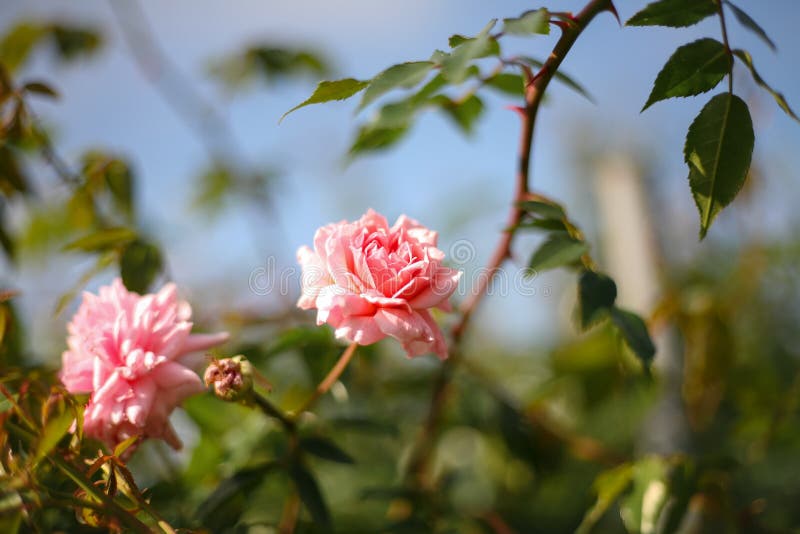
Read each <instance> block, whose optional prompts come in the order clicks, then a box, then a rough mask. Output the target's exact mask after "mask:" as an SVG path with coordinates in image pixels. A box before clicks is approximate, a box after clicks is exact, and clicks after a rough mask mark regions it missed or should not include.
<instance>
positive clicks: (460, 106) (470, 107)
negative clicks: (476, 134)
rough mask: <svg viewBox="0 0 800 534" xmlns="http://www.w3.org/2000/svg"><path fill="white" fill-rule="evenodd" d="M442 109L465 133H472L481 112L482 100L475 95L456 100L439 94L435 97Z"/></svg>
mask: <svg viewBox="0 0 800 534" xmlns="http://www.w3.org/2000/svg"><path fill="white" fill-rule="evenodd" d="M437 101H438V102H439V105H440V106H441V108H442V110H444V112H445V113H447V115H448V116H449V117H450V118H451V119H453V121H454V122H455V123H456V124H457V125H458V126H459V127H460V128H461V130H462V131H463V132H465V133H467V134H470V133H472V131H473V129H474V126H475V122H476V121H477V120H478V118H479V117H480V116H481V114H482V113H483V101H482V100H481V99H480V98H478V97H477V96H475V95H469V96H468V97H467V98H466V99H464V100H462V101H460V102H456V101H454V100H451V99H449V98H447V97H446V96H443V95H441V98H439V99H437Z"/></svg>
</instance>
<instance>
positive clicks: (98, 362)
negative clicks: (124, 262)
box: [60, 278, 228, 449]
mask: <svg viewBox="0 0 800 534" xmlns="http://www.w3.org/2000/svg"><path fill="white" fill-rule="evenodd" d="M191 315H192V309H191V307H190V306H189V304H188V303H187V302H185V301H182V300H179V299H178V297H177V295H176V289H175V285H174V284H167V285H166V286H164V288H163V289H161V291H159V292H158V293H156V294H155V295H144V296H141V295H138V294H136V293H131V292H129V291H128V290H127V289H125V286H123V285H122V281H121V280H120V279H119V278H117V279H116V280H114V282H113V283H112V284H111V285H110V286H105V287H101V288H100V295H99V296H96V295H93V294H91V293H88V292H85V293H84V294H83V302H82V303H81V306H80V308H79V309H78V311H77V313H76V314H75V316H74V317H73V318H72V321H71V322H70V323H69V325H67V330H68V332H69V336H68V337H67V345H68V346H69V350H67V351H65V352H64V354H63V355H62V368H61V373H60V378H61V381H62V382H63V383H64V385H65V386H66V388H67V390H68V391H70V392H72V393H91V394H92V395H91V397H90V398H89V403H88V404H87V405H86V410H85V412H84V426H83V428H84V432H85V433H86V435H87V436H91V437H94V438H96V439H98V440H100V441H102V442H104V443H106V444H107V445H108V446H109V447H111V448H113V447H114V446H116V445H117V444H118V443H120V442H122V441H124V440H125V439H127V438H129V437H131V436H141V437H144V438H159V439H163V440H164V441H166V442H167V443H169V444H170V445H171V446H172V447H174V448H176V449H178V448H180V446H181V442H180V440H179V439H178V436H177V435H176V434H175V430H174V429H173V428H172V425H171V424H170V422H169V415H170V413H172V410H173V409H174V408H175V407H176V406H178V405H179V404H181V402H183V400H184V399H185V398H186V397H188V396H190V395H193V394H195V393H199V392H202V391H203V390H204V389H205V388H204V387H203V382H202V381H201V380H200V377H198V376H197V375H196V374H195V373H194V371H192V370H191V369H189V368H188V367H186V366H185V365H183V364H181V357H183V356H184V355H186V354H189V353H191V352H196V351H201V350H205V349H208V348H209V347H213V346H214V345H217V344H220V343H222V342H224V341H225V340H226V339H228V334H227V333H224V332H223V333H218V334H205V335H204V334H190V331H191V329H192V323H191V322H189V319H190V318H191Z"/></svg>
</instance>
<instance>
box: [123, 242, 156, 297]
mask: <svg viewBox="0 0 800 534" xmlns="http://www.w3.org/2000/svg"><path fill="white" fill-rule="evenodd" d="M162 268H163V259H162V258H161V251H160V250H159V249H158V247H156V246H155V245H152V244H150V243H146V242H144V241H140V240H136V241H133V242H132V243H130V244H129V245H128V246H127V247H125V250H123V251H122V256H120V259H119V270H120V275H121V276H122V282H123V283H124V284H125V287H126V288H128V290H130V291H134V292H136V293H141V294H144V293H147V289H148V288H149V287H150V284H152V283H153V280H154V279H155V277H156V276H158V273H160V272H161V269H162Z"/></svg>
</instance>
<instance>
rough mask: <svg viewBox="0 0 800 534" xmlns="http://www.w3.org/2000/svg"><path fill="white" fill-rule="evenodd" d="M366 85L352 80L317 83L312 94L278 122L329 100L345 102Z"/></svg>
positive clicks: (367, 83)
mask: <svg viewBox="0 0 800 534" xmlns="http://www.w3.org/2000/svg"><path fill="white" fill-rule="evenodd" d="M368 85H369V82H368V81H366V82H365V81H362V80H356V79H354V78H345V79H344V80H335V81H323V82H319V85H317V88H316V89H314V93H313V94H312V95H311V96H310V97H309V98H308V99H306V100H304V101H303V102H301V103H299V104H297V105H296V106H295V107H293V108H292V109H290V110H289V111H287V112H286V113H284V114H283V116H282V117H281V119H280V120H281V121H282V120H283V119H285V118H286V116H287V115H288V114H289V113H292V112H293V111H297V110H298V109H300V108H302V107H305V106H308V105H311V104H321V103H323V102H330V101H331V100H346V99H348V98H350V97H351V96H353V95H355V94H356V93H358V92H360V91H361V90H363V89H364V88H365V87H367V86H368ZM279 122H280V121H279Z"/></svg>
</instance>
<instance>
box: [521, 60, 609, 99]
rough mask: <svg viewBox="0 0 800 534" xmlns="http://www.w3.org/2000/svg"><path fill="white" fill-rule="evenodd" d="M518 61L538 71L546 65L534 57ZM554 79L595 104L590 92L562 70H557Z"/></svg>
mask: <svg viewBox="0 0 800 534" xmlns="http://www.w3.org/2000/svg"><path fill="white" fill-rule="evenodd" d="M518 59H519V60H520V61H522V62H523V63H527V64H528V65H530V66H531V67H536V68H537V69H540V68H542V66H543V65H544V63H542V62H541V61H539V60H538V59H535V58H532V57H528V56H523V57H520V58H518ZM553 77H554V78H555V79H556V80H558V81H559V82H561V83H563V84H564V85H566V86H567V87H569V88H570V89H572V90H573V91H575V92H576V93H578V94H579V95H581V96H582V97H584V98H585V99H586V100H588V101H589V102H592V103H594V98H593V97H592V95H591V94H589V91H587V90H586V89H585V88H584V87H583V86H582V85H581V84H579V83H578V82H577V81H575V78H573V77H572V76H569V75H568V74H565V73H563V72H561V69H559V70H557V71H556V73H555V76H553Z"/></svg>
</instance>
